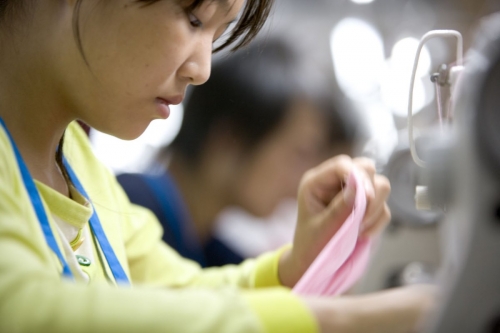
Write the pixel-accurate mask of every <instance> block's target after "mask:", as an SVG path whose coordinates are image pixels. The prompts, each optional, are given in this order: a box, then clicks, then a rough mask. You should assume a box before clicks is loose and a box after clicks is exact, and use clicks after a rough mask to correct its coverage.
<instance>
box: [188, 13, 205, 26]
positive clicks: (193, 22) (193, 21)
mask: <svg viewBox="0 0 500 333" xmlns="http://www.w3.org/2000/svg"><path fill="white" fill-rule="evenodd" d="M188 18H189V23H190V24H191V26H193V27H194V28H201V27H203V23H202V22H201V21H200V20H199V19H198V18H197V17H196V16H194V15H193V13H188Z"/></svg>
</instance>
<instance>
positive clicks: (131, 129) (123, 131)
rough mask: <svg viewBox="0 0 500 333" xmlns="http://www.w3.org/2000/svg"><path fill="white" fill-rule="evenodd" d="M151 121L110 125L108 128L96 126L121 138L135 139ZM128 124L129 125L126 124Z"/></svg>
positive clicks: (101, 130)
mask: <svg viewBox="0 0 500 333" xmlns="http://www.w3.org/2000/svg"><path fill="white" fill-rule="evenodd" d="M149 123H150V122H147V123H144V124H139V123H138V122H136V123H135V124H133V125H132V124H121V126H119V127H115V126H112V127H108V128H102V129H101V128H98V127H95V128H96V129H97V130H98V131H100V132H103V133H106V134H109V135H112V136H114V137H116V138H118V139H120V140H127V141H130V140H135V139H137V138H138V137H139V136H141V134H142V133H144V131H145V130H146V129H147V128H148V125H149ZM125 125H128V126H125Z"/></svg>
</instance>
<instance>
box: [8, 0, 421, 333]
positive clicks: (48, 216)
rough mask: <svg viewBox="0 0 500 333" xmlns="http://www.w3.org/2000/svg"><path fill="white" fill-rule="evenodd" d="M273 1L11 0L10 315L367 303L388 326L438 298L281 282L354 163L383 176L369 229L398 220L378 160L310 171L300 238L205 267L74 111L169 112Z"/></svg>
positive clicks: (265, 317)
mask: <svg viewBox="0 0 500 333" xmlns="http://www.w3.org/2000/svg"><path fill="white" fill-rule="evenodd" d="M269 6H270V3H268V2H267V1H257V0H255V1H248V2H246V3H244V2H243V1H242V0H227V1H225V0H219V1H216V0H214V1H174V0H171V1H169V0H164V1H129V0H114V1H99V0H86V1H82V0H44V1H37V0H2V1H1V2H0V13H1V16H0V17H1V21H0V25H1V29H0V50H1V57H0V72H1V73H2V74H1V75H0V118H1V119H2V121H1V124H2V126H1V130H0V155H1V156H0V252H1V253H2V256H1V258H0V272H1V275H0V331H2V332H70V331H73V332H78V331H80V332H139V331H141V332H142V331H148V332H165V331H167V332H235V331H237V332H285V331H286V332H316V331H322V332H331V331H332V329H334V328H335V327H336V325H337V324H344V323H347V322H349V323H351V320H352V319H355V320H354V321H353V322H352V324H356V323H357V322H359V318H360V317H363V319H364V321H363V324H367V325H370V326H369V327H372V326H373V325H371V324H373V323H374V322H377V320H378V322H377V323H378V324H377V325H376V326H374V327H376V329H378V330H380V331H384V332H390V331H391V330H392V331H403V330H405V329H408V328H409V327H411V326H413V325H414V323H415V320H416V318H417V317H418V315H419V314H420V311H421V309H422V306H424V305H426V304H427V300H428V299H427V297H423V296H422V293H420V292H416V291H415V290H399V291H396V292H394V293H395V294H394V293H388V294H382V295H374V296H372V297H375V299H376V303H377V307H375V309H374V311H370V312H369V313H368V314H366V313H364V312H359V309H361V308H363V307H361V306H360V304H365V305H366V307H365V308H364V309H370V304H372V305H373V298H370V297H368V299H366V298H362V299H360V300H356V301H359V302H360V303H357V304H358V306H356V307H352V306H351V307H350V306H349V302H350V299H345V300H343V301H346V302H347V303H348V304H344V303H342V302H340V303H339V302H336V301H335V300H331V299H312V298H298V297H296V296H293V295H291V294H290V293H289V292H288V291H287V290H286V288H283V287H281V286H282V285H283V286H288V287H291V286H293V285H294V284H295V282H296V281H297V280H298V279H299V277H300V276H301V275H302V274H303V272H304V271H305V269H306V268H307V266H308V265H309V264H310V262H311V261H312V260H313V259H314V257H315V256H316V255H317V254H318V252H319V250H320V248H321V246H322V245H323V244H324V243H325V242H326V240H327V239H328V238H329V237H330V236H331V235H332V233H333V232H335V230H336V229H337V228H338V224H339V223H341V222H342V221H343V220H342V217H343V216H344V215H345V214H347V213H348V211H349V209H350V208H351V207H350V204H352V193H353V191H345V192H346V193H348V194H349V195H347V197H346V199H345V200H344V199H343V197H342V193H338V192H339V184H340V182H341V181H342V180H343V177H344V176H345V175H346V174H348V173H349V172H350V170H352V168H353V165H354V164H356V165H357V166H358V168H360V169H361V170H364V175H365V177H366V179H367V181H368V182H369V183H370V184H371V185H367V189H368V193H369V194H368V200H369V201H370V203H369V208H368V211H367V215H366V218H365V223H366V225H367V230H372V229H373V228H375V229H378V228H380V227H381V226H383V225H384V224H385V221H386V220H387V218H388V212H387V211H386V209H387V208H386V205H385V199H386V197H387V194H388V184H387V181H386V180H385V179H384V178H381V177H380V176H376V175H374V172H373V166H372V165H371V164H370V163H367V162H366V161H354V162H353V161H351V160H350V159H348V158H345V157H341V158H336V159H332V160H330V161H329V162H327V163H325V164H323V165H321V166H320V167H318V168H317V169H313V170H312V171H310V172H309V173H308V174H307V176H306V177H305V178H304V180H303V182H302V185H301V190H300V192H299V202H300V205H301V207H300V213H299V219H298V227H297V233H296V239H295V241H294V244H293V248H292V249H288V248H286V249H282V250H281V251H280V252H277V253H272V254H269V255H267V256H264V257H261V258H258V259H256V260H255V261H248V262H245V263H243V264H242V265H241V266H238V267H225V268H221V269H216V270H207V271H203V270H201V269H200V268H199V266H197V265H196V264H194V263H193V262H190V261H187V260H185V259H182V258H181V257H180V256H178V255H177V254H176V253H175V252H174V251H173V250H172V249H170V248H169V247H167V246H166V245H165V244H164V243H162V242H161V241H160V233H161V231H160V227H159V226H158V223H157V220H156V219H155V218H154V217H153V216H152V215H151V213H150V212H149V211H146V210H143V209H140V208H138V207H135V206H133V205H131V204H130V203H129V202H128V200H127V199H126V197H125V194H124V193H123V191H122V190H121V188H120V187H119V186H118V185H117V183H116V180H115V179H114V177H113V176H112V175H110V174H109V172H108V171H107V170H106V169H105V168H103V167H102V165H101V164H100V163H99V162H98V161H97V160H96V159H95V157H94V156H93V155H92V153H91V150H90V147H89V145H88V142H87V138H86V136H85V134H84V133H83V132H82V131H81V130H80V129H79V128H78V126H77V125H76V124H75V122H74V120H76V119H80V120H83V121H84V122H86V123H88V124H89V125H90V126H92V127H95V128H97V129H99V130H101V131H104V132H106V133H109V134H112V135H115V136H118V137H120V138H129V139H131V138H135V137H137V136H138V135H139V134H141V133H142V132H143V131H144V129H145V128H146V127H147V125H148V124H149V122H150V121H151V120H152V119H156V118H166V117H168V114H169V105H170V104H176V103H180V102H181V101H182V99H183V96H184V91H185V88H186V86H187V85H189V84H193V85H196V84H201V83H203V82H205V81H206V80H207V79H208V76H209V73H210V57H211V52H212V43H213V42H214V41H215V40H217V39H218V38H219V37H220V36H221V35H222V34H223V32H224V31H225V30H226V28H227V27H228V26H229V25H230V23H231V22H232V21H233V20H235V19H236V20H237V23H236V27H235V30H234V31H233V32H232V35H231V36H233V37H234V38H237V37H238V36H242V37H243V39H242V40H241V43H243V44H244V43H245V42H246V41H248V40H249V39H250V38H251V37H252V36H253V35H254V34H255V33H256V32H257V30H258V29H259V27H260V26H261V24H262V22H263V20H264V19H265V17H266V15H267V12H268V9H269ZM240 11H242V14H241V16H239V17H238V13H239V12H240ZM229 41H232V38H230V40H229ZM332 198H333V200H332ZM330 202H331V203H330ZM368 233H369V232H368ZM130 283H133V285H134V287H133V288H131V287H126V286H123V285H127V284H128V285H130ZM114 285H116V286H114ZM264 287H273V288H270V289H267V288H266V289H259V288H264ZM241 288H243V289H245V290H244V291H241ZM247 289H248V290H247ZM401 299H404V303H400V302H397V306H396V305H395V304H396V303H395V302H396V301H399V300H401ZM384 300H385V301H384ZM382 301H383V302H384V304H386V306H383V307H381V306H380V304H379V303H380V302H382ZM339 307H340V308H342V309H345V312H343V313H344V315H341V312H340V311H344V310H339V309H340V308H339ZM353 314H354V315H353ZM389 317H394V318H395V319H394V320H391V321H390V322H389V321H388V318H389ZM346 319H347V320H346ZM370 320H371V322H370ZM350 327H351V328H352V327H354V326H352V325H351V326H350ZM339 331H341V330H339Z"/></svg>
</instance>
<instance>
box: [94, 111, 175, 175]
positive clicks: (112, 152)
mask: <svg viewBox="0 0 500 333" xmlns="http://www.w3.org/2000/svg"><path fill="white" fill-rule="evenodd" d="M182 117H183V108H182V106H181V105H178V106H176V105H172V106H170V117H169V118H168V119H166V120H154V121H152V122H151V124H150V125H149V126H148V128H147V129H146V130H145V131H144V133H143V134H142V135H141V136H140V137H138V138H137V139H135V140H130V141H127V140H120V139H118V138H116V137H114V136H111V135H108V134H105V133H102V132H99V131H96V130H92V131H91V132H90V141H91V143H92V147H93V150H94V153H95V154H96V156H97V157H98V158H99V159H100V160H101V161H102V162H103V163H104V164H106V165H107V166H108V167H109V168H110V169H111V170H112V171H113V172H114V173H116V174H117V173H121V172H141V171H144V169H145V168H146V167H147V166H148V164H149V163H150V162H151V158H152V157H153V156H154V155H155V153H156V152H157V151H158V149H159V148H160V147H162V146H164V145H167V144H169V143H170V142H172V140H173V139H174V138H175V136H176V135H177V133H178V132H179V129H180V127H181V124H182Z"/></svg>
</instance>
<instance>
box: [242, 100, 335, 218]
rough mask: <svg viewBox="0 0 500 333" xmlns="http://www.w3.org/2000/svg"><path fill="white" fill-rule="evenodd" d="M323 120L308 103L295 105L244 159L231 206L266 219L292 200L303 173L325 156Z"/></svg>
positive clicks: (326, 141) (326, 145)
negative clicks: (289, 199) (286, 200)
mask: <svg viewBox="0 0 500 333" xmlns="http://www.w3.org/2000/svg"><path fill="white" fill-rule="evenodd" d="M329 149H330V147H329V143H328V128H327V126H326V124H325V119H324V117H323V116H322V115H321V114H320V112H319V111H318V110H317V109H315V107H314V106H312V105H311V104H310V103H308V102H305V101H304V102H302V101H300V102H296V103H295V104H293V105H292V106H291V108H290V109H289V110H288V112H287V115H286V117H285V119H283V121H282V122H281V124H280V125H279V126H278V128H276V130H275V131H273V133H271V134H270V135H269V136H268V137H267V138H266V139H265V140H264V141H263V142H262V143H260V144H259V145H258V146H257V147H256V149H255V150H254V151H253V153H252V155H251V156H250V157H249V158H247V159H242V163H241V164H242V165H241V172H240V173H239V174H238V175H239V179H238V181H237V182H235V184H236V187H235V189H234V198H235V200H236V202H235V203H234V204H236V205H238V206H241V207H243V208H244V209H245V210H247V211H248V212H250V213H251V214H253V215H255V216H268V215H270V214H271V213H272V212H273V210H274V209H275V208H276V206H277V205H278V203H279V202H280V201H281V200H283V199H284V198H287V197H295V196H296V195H297V188H298V185H299V182H300V179H301V177H302V175H303V174H304V172H306V171H307V170H308V169H310V168H312V167H313V166H315V165H317V164H318V163H320V162H321V161H322V160H323V159H326V158H327V157H328V152H329Z"/></svg>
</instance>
